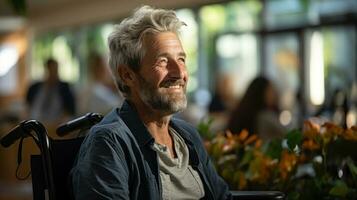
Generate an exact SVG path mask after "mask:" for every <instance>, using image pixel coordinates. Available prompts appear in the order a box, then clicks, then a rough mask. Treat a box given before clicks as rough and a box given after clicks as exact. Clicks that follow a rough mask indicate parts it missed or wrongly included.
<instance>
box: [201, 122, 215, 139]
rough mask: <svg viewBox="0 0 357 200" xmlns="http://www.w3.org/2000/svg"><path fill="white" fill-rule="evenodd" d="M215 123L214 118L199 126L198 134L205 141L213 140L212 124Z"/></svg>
mask: <svg viewBox="0 0 357 200" xmlns="http://www.w3.org/2000/svg"><path fill="white" fill-rule="evenodd" d="M212 122H213V119H212V118H209V119H208V120H202V121H200V123H199V124H198V126H197V130H198V132H199V133H200V134H201V136H202V137H203V138H205V139H212V137H213V136H214V134H213V133H212V132H211V130H210V129H211V124H212Z"/></svg>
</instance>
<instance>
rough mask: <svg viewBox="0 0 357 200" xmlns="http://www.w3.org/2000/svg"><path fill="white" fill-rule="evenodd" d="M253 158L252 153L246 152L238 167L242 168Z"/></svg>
mask: <svg viewBox="0 0 357 200" xmlns="http://www.w3.org/2000/svg"><path fill="white" fill-rule="evenodd" d="M253 158H254V156H253V152H252V151H247V152H245V153H244V155H243V158H242V160H241V161H240V163H239V167H242V166H244V165H246V164H248V163H250V161H251V160H252V159H253Z"/></svg>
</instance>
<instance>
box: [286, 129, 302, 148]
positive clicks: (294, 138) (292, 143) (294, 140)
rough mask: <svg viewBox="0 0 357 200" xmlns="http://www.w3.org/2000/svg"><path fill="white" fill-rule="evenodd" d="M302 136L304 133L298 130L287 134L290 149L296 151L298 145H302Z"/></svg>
mask: <svg viewBox="0 0 357 200" xmlns="http://www.w3.org/2000/svg"><path fill="white" fill-rule="evenodd" d="M302 137H303V135H302V134H301V132H300V131H298V130H292V131H290V132H289V133H288V134H287V135H286V136H285V138H286V139H287V144H288V147H289V149H290V151H294V149H295V147H296V146H298V147H299V146H301V143H302Z"/></svg>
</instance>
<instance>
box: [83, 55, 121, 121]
mask: <svg viewBox="0 0 357 200" xmlns="http://www.w3.org/2000/svg"><path fill="white" fill-rule="evenodd" d="M88 72H89V73H88V74H89V83H88V84H87V86H86V87H85V88H84V90H82V92H80V94H81V95H80V96H79V98H78V100H79V101H78V102H79V103H78V107H79V113H80V114H81V115H82V114H86V113H88V112H96V113H100V114H103V115H104V114H107V113H108V112H109V111H110V110H111V109H112V108H113V107H116V106H120V105H121V103H122V101H123V97H122V96H121V95H120V93H119V91H118V90H117V87H116V85H115V82H114V79H113V77H112V75H111V72H110V69H109V66H107V64H106V61H105V59H104V58H103V56H101V55H99V54H96V53H91V54H90V56H89V63H88Z"/></svg>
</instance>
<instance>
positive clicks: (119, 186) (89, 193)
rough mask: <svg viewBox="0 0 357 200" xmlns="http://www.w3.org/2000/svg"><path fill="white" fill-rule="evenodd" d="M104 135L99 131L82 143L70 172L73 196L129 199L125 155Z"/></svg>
mask: <svg viewBox="0 0 357 200" xmlns="http://www.w3.org/2000/svg"><path fill="white" fill-rule="evenodd" d="M108 135H110V134H106V133H103V131H100V130H99V131H98V132H96V133H92V134H91V136H89V138H87V139H86V141H85V142H84V143H85V144H84V146H83V148H81V150H80V153H79V157H78V161H77V165H76V166H75V167H74V169H73V171H72V184H73V194H74V197H75V199H79V200H82V199H83V200H87V199H130V197H129V195H130V194H129V185H128V182H129V181H128V179H129V169H128V167H127V164H126V159H125V154H124V152H123V150H122V148H121V146H120V145H119V142H118V141H117V138H114V137H108Z"/></svg>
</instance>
